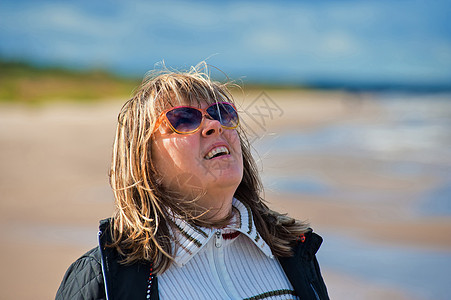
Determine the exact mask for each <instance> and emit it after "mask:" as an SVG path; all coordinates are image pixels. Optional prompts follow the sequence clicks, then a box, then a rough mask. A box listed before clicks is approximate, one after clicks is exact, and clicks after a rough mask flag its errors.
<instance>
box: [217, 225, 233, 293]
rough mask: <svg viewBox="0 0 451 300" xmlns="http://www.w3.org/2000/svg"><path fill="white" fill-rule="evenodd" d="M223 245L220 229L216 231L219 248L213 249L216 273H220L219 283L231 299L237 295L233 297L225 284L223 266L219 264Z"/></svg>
mask: <svg viewBox="0 0 451 300" xmlns="http://www.w3.org/2000/svg"><path fill="white" fill-rule="evenodd" d="M221 247H222V232H221V231H220V230H217V231H216V232H215V248H217V249H213V260H214V265H215V269H216V273H217V274H218V278H219V283H220V284H221V286H222V290H223V291H224V292H225V293H226V294H227V297H228V298H229V299H234V298H235V297H232V295H230V291H229V290H228V287H227V286H226V285H224V283H223V278H222V274H221V267H220V266H219V264H218V263H219V262H218V259H219V258H218V255H219V252H222V249H220V248H221Z"/></svg>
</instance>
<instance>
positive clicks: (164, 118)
mask: <svg viewBox="0 0 451 300" xmlns="http://www.w3.org/2000/svg"><path fill="white" fill-rule="evenodd" d="M221 104H228V105H230V106H232V108H233V109H234V110H235V112H236V116H237V122H236V126H234V127H229V126H224V125H222V124H221V122H220V121H219V120H216V119H213V118H212V117H211V116H210V114H209V113H208V112H207V109H209V108H210V107H212V106H214V105H221ZM183 107H188V108H192V109H195V110H197V111H200V112H201V113H202V119H201V120H200V123H199V126H197V128H196V129H194V130H191V131H188V132H182V131H178V130H177V129H175V128H174V126H172V124H171V122H170V121H169V120H168V117H167V116H166V114H167V113H168V112H170V111H172V110H174V109H177V108H183ZM205 116H208V117H209V118H210V119H211V120H214V121H218V122H219V123H220V124H221V126H222V127H223V128H226V129H235V128H237V127H238V125H239V123H240V118H239V115H238V110H237V109H236V107H235V105H234V104H233V103H230V102H225V101H223V102H215V103H212V104H210V105H209V106H207V107H206V108H205V109H202V108H198V107H194V106H189V105H180V106H174V107H171V108H168V109H165V110H164V111H162V112H161V114H160V116H159V117H158V119H157V121H156V122H155V127H154V130H153V132H152V133H155V131H157V130H158V128H159V127H160V126H161V124H162V123H163V122H166V124H168V126H169V127H170V128H171V130H172V131H174V132H175V133H177V134H192V133H195V132H196V131H198V130H199V129H200V128H201V127H202V124H203V122H204V119H205Z"/></svg>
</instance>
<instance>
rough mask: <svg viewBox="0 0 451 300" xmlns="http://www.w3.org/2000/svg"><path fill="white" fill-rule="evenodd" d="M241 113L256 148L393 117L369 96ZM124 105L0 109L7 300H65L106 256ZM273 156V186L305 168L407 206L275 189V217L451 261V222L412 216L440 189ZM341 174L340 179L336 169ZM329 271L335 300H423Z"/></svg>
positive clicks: (298, 99)
mask: <svg viewBox="0 0 451 300" xmlns="http://www.w3.org/2000/svg"><path fill="white" fill-rule="evenodd" d="M262 97H263V98H262ZM265 97H267V98H265ZM239 98H241V96H239ZM262 99H266V102H265V101H263V100H262ZM240 101H241V100H238V102H239V103H241V108H242V110H244V113H243V114H242V115H244V117H243V120H244V122H246V124H247V125H248V126H249V127H250V128H252V129H253V131H254V137H255V143H256V145H258V143H260V142H262V141H264V140H267V139H270V138H271V137H272V136H274V135H277V134H278V133H282V132H286V130H287V128H290V130H293V131H299V130H301V131H306V132H308V131H311V130H315V129H317V128H321V127H322V126H326V125H330V124H335V123H339V122H343V121H349V120H351V121H353V122H357V123H358V122H362V124H363V123H364V122H368V121H370V120H375V119H379V118H383V117H384V113H385V112H384V110H383V108H381V107H380V106H379V105H378V104H377V103H376V102H374V101H372V99H371V97H370V95H359V96H356V95H348V94H345V93H318V92H306V91H303V92H289V93H283V92H276V91H268V92H267V93H266V94H265V95H263V96H261V94H259V93H251V94H247V95H245V100H243V101H242V102H240ZM262 101H263V102H262ZM268 101H276V103H277V107H274V106H270V107H272V108H273V110H272V112H273V113H274V115H273V116H272V117H271V118H268V117H266V119H265V124H264V125H263V126H262V123H261V120H262V119H261V118H260V119H258V116H257V115H256V114H254V112H255V110H254V109H255V107H258V106H261V107H263V103H264V102H265V103H268ZM121 105H122V101H119V100H111V101H108V102H99V103H94V104H54V105H48V106H44V107H21V106H17V105H7V104H2V105H1V106H0V145H1V146H0V237H1V240H2V247H1V250H0V257H1V262H0V263H1V265H2V271H1V272H0V274H1V277H0V282H1V283H0V284H1V290H2V299H28V298H33V299H52V298H54V295H55V293H56V290H57V288H58V285H59V283H60V281H61V278H62V276H63V274H64V272H65V270H66V269H67V267H68V266H69V264H70V263H71V262H73V261H74V260H75V259H76V258H77V257H79V256H80V255H81V254H83V253H84V252H85V251H87V250H89V249H90V248H91V247H94V246H95V243H96V232H97V224H98V220H100V219H102V218H106V217H109V216H110V215H111V212H112V210H113V198H112V193H111V191H110V189H109V186H108V176H107V172H108V167H109V161H110V155H111V145H112V142H113V136H114V130H115V121H116V116H117V113H118V111H119V109H120V107H121ZM262 111H263V110H262V109H261V110H260V113H261V112H262ZM268 113H269V111H267V114H266V115H268ZM246 115H247V116H246ZM260 117H261V116H260ZM259 120H260V121H259ZM272 155H274V154H271V153H269V154H268V153H263V154H262V160H263V168H264V169H263V170H264V172H265V174H272V175H273V176H278V174H283V175H284V176H286V175H287V174H288V175H290V174H292V175H293V176H296V175H297V174H298V173H299V168H298V167H294V165H296V166H301V165H302V166H304V168H305V170H306V172H307V171H308V170H313V169H315V170H317V171H318V170H320V171H321V168H324V170H326V169H327V172H326V171H325V173H327V174H328V175H327V176H330V178H333V181H334V184H336V185H337V186H346V187H347V188H349V189H352V188H353V184H354V187H356V186H357V187H358V188H373V189H389V190H397V191H399V193H400V194H402V195H403V196H402V197H400V198H399V199H398V200H399V201H398V202H396V203H395V204H394V203H393V202H390V201H388V200H387V201H378V202H375V201H373V202H370V203H364V202H362V203H358V202H356V201H350V200H349V199H347V198H346V197H345V196H343V195H341V196H340V195H338V197H343V199H340V198H336V197H331V196H322V195H303V196H302V197H301V196H299V195H297V194H294V193H290V192H284V191H272V190H271V189H270V188H268V189H267V191H266V198H267V199H268V200H269V201H270V203H271V206H272V207H275V208H277V209H278V210H281V211H285V212H289V213H290V214H291V215H293V216H294V217H297V218H300V219H307V220H308V221H309V222H310V223H311V225H312V227H314V228H315V231H317V232H319V233H321V232H322V231H325V232H339V231H343V232H346V233H347V234H352V235H355V236H357V237H358V238H360V239H368V240H372V239H377V240H380V241H382V242H383V243H387V244H403V245H408V246H415V247H424V248H427V249H439V250H443V251H445V250H448V251H449V249H451V235H450V234H449V233H450V232H451V230H450V229H451V220H450V219H449V218H447V217H441V218H440V217H428V216H421V217H419V216H417V215H415V214H414V213H413V212H412V211H410V210H409V207H410V205H411V202H412V201H413V200H412V199H410V198H409V197H408V196H409V195H411V194H413V193H415V192H419V191H422V190H425V189H427V188H428V187H431V186H433V185H434V184H436V183H437V182H436V179H435V178H433V177H430V178H429V177H425V178H422V180H420V181H418V180H413V179H409V178H398V179H393V178H384V177H380V176H375V175H374V174H373V173H372V172H371V171H370V170H368V169H366V168H365V167H362V163H359V161H358V159H356V160H350V161H349V162H348V163H346V164H343V162H340V163H337V162H336V161H334V160H333V159H331V158H328V157H327V156H325V157H323V156H321V155H315V156H314V157H313V156H312V157H297V156H295V157H293V156H291V157H278V158H275V157H274V156H272ZM334 164H335V165H334ZM331 165H334V166H335V167H334V168H333V169H331V168H330V166H331ZM363 165H364V166H368V165H371V164H367V163H365V164H363ZM331 170H332V171H331ZM334 172H336V173H334ZM337 174H340V175H339V176H336V175H337ZM330 178H329V179H330ZM323 271H324V274H323V275H324V277H325V280H326V283H327V284H328V286H329V292H330V295H331V298H332V299H415V298H414V297H412V295H409V294H406V292H405V291H402V290H398V289H397V288H396V287H392V286H383V285H374V284H373V283H372V282H369V281H367V280H365V279H363V278H355V277H353V276H352V275H349V274H341V273H337V271H336V270H330V269H324V270H323ZM349 291H355V293H353V294H349Z"/></svg>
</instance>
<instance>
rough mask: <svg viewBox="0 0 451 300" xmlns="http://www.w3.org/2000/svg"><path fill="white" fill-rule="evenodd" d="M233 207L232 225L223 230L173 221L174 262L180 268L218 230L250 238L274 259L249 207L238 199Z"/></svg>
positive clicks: (234, 199)
mask: <svg viewBox="0 0 451 300" xmlns="http://www.w3.org/2000/svg"><path fill="white" fill-rule="evenodd" d="M232 206H233V208H234V215H233V217H232V220H231V222H230V225H227V226H225V227H224V228H221V229H217V228H206V227H201V226H196V225H193V224H190V223H188V222H186V221H185V220H182V219H180V218H174V219H173V221H174V224H175V228H176V230H175V231H174V236H175V244H176V247H175V249H176V252H175V257H174V262H175V263H176V264H177V265H178V266H183V265H185V264H186V263H188V261H189V260H190V259H191V258H193V257H194V256H195V255H196V254H197V253H199V251H200V250H202V248H203V247H204V246H205V245H206V244H207V243H208V241H209V240H210V239H211V238H212V237H213V236H214V235H215V232H217V231H218V230H220V231H221V233H229V232H233V231H238V232H240V233H241V234H243V235H245V236H246V237H248V238H249V239H250V240H251V241H252V242H253V243H254V244H255V245H256V246H257V248H258V249H260V250H261V251H262V252H263V253H264V254H265V255H266V256H268V257H270V258H273V257H274V256H273V255H272V252H271V248H270V247H269V246H268V244H267V243H266V242H265V241H264V240H263V239H262V238H261V236H260V234H259V233H258V231H257V229H256V228H255V224H254V219H253V216H252V211H251V209H250V208H249V206H248V205H246V204H244V203H242V202H241V201H239V200H238V199H236V198H233V201H232Z"/></svg>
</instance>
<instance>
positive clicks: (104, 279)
mask: <svg viewBox="0 0 451 300" xmlns="http://www.w3.org/2000/svg"><path fill="white" fill-rule="evenodd" d="M101 236H102V231H99V232H98V234H97V239H98V242H99V249H100V257H101V261H102V276H103V284H104V285H105V296H106V300H108V299H110V297H109V296H108V286H107V283H106V277H105V273H106V272H105V268H106V266H105V258H104V253H103V249H102V243H101V241H100V237H101Z"/></svg>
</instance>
